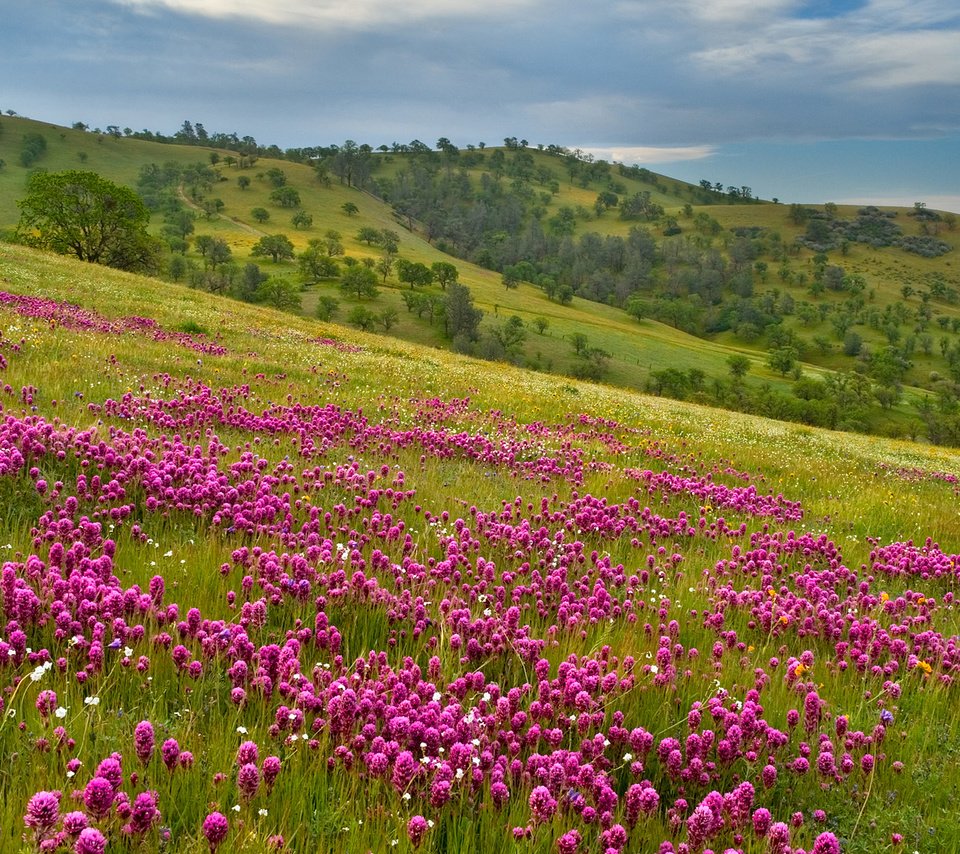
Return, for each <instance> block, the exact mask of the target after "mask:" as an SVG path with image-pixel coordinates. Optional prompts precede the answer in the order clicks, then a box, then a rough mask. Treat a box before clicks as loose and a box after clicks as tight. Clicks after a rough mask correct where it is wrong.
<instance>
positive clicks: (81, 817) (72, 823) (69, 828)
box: [63, 810, 90, 836]
mask: <svg viewBox="0 0 960 854" xmlns="http://www.w3.org/2000/svg"><path fill="white" fill-rule="evenodd" d="M89 823H90V821H89V819H88V818H87V814H86V813H85V812H80V811H79V810H75V811H74V812H68V813H67V814H66V815H65V816H64V817H63V830H64V833H67V834H69V835H70V836H79V835H80V831H82V830H83V829H84V828H85V827H87V825H88V824H89Z"/></svg>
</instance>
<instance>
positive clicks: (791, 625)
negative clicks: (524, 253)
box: [0, 245, 960, 854]
mask: <svg viewBox="0 0 960 854" xmlns="http://www.w3.org/2000/svg"><path fill="white" fill-rule="evenodd" d="M0 291H2V293H0V329H2V330H3V333H2V338H0V357H2V358H0V378H2V381H3V384H4V385H3V389H2V391H0V394H2V398H0V400H2V407H3V418H2V420H0V506H2V507H3V508H4V513H2V514H0V544H2V545H0V548H3V549H5V563H4V566H3V573H2V586H0V593H2V596H0V606H2V608H3V611H4V617H5V624H4V628H3V630H2V632H0V661H2V666H0V679H2V680H3V682H4V685H5V690H4V694H3V698H4V715H3V718H2V723H0V758H2V760H3V766H4V767H5V768H6V769H7V770H8V773H7V774H5V775H3V776H2V777H0V848H2V849H3V850H21V849H22V850H32V849H34V848H36V847H39V846H40V845H41V844H42V843H44V842H45V841H47V840H51V843H50V844H48V845H47V846H46V847H47V849H50V850H56V849H58V850H66V847H67V845H68V844H71V843H72V842H73V839H74V838H79V839H83V840H84V843H83V844H85V845H86V844H88V845H90V846H93V845H94V844H96V845H98V846H99V850H103V845H104V843H105V841H109V845H110V850H112V849H114V848H116V849H118V850H123V849H124V848H125V847H128V846H129V847H135V848H137V849H138V850H146V851H160V850H165V849H169V848H172V849H175V850H177V851H182V852H187V854H191V852H201V851H204V852H205V851H210V850H221V851H226V850H229V851H237V852H242V851H263V850H271V849H282V850H288V851H322V852H328V851H329V852H333V851H341V850H344V847H345V846H347V847H349V848H350V850H356V851H368V850H369V851H379V850H383V848H384V846H385V845H390V846H391V847H392V848H396V849H397V850H399V851H408V852H409V851H413V850H418V851H427V852H430V851H433V852H454V851H456V852H482V851H490V850H492V849H494V848H495V847H497V846H505V845H506V846H509V845H511V844H512V845H515V846H521V847H523V849H524V850H527V851H530V852H536V854H546V852H553V851H556V850H561V851H578V850H580V851H583V850H594V849H596V848H598V847H602V848H606V849H609V848H613V849H614V850H617V851H623V850H657V849H658V848H660V850H666V849H665V848H663V847H662V845H663V844H667V843H668V844H669V845H670V846H672V847H673V849H674V850H677V847H678V846H679V845H681V844H686V845H688V846H690V847H691V848H692V849H694V850H696V849H700V848H702V847H703V846H705V845H710V846H711V847H712V848H713V849H714V850H724V849H727V848H730V847H733V849H734V850H741V851H743V852H754V854H756V853H757V852H766V851H769V850H771V848H773V849H774V850H775V846H778V845H779V846H781V847H782V846H783V845H789V846H790V850H803V851H815V852H818V854H819V852H824V851H836V850H841V849H842V850H843V851H848V852H875V851H877V850H883V849H884V848H886V847H888V846H891V845H892V846H894V847H895V848H896V847H899V846H906V847H907V848H908V849H910V850H912V849H914V848H916V849H918V850H919V849H921V848H923V849H925V848H926V847H928V846H930V845H934V846H935V847H936V850H938V851H944V852H950V851H960V835H958V830H957V825H956V822H955V821H954V820H953V798H954V794H955V791H956V786H957V783H958V766H957V761H956V754H957V750H958V743H957V738H958V735H957V734H958V732H960V729H958V728H957V727H956V726H955V725H954V723H955V720H954V719H955V716H956V708H957V698H956V691H957V682H956V679H957V671H958V668H960V661H958V659H957V655H956V649H957V639H958V636H957V616H956V611H955V610H954V587H955V585H956V574H957V565H958V560H960V555H958V554H957V552H958V549H960V522H958V518H957V514H956V512H955V509H956V500H957V488H958V487H957V476H958V473H960V456H958V455H957V454H956V453H953V452H948V451H945V450H942V449H938V448H931V447H921V446H918V445H915V444H909V443H902V442H895V441H889V440H881V439H876V438H868V437H864V436H854V435H844V434H838V433H829V432H825V431H820V430H816V429H813V428H809V427H802V426H797V425H790V424H785V423H782V422H775V421H767V420H763V419H759V418H755V417H752V416H748V415H742V414H737V413H724V412H721V411H718V410H716V409H709V408H704V407H700V406H697V405H694V404H690V403H683V402H676V401H670V400H665V399H662V398H655V397H648V396H643V395H640V394H636V393H632V392H629V391H625V390H623V389H615V388H611V387H604V386H598V385H591V384H588V383H583V382H580V381H577V380H572V379H571V380H569V381H567V382H565V383H559V382H557V381H556V379H555V378H551V377H547V376H544V375H542V374H536V373H531V372H528V371H524V370H521V369H519V368H516V367H513V366H509V365H491V364H490V363H489V362H482V361H478V360H474V359H470V358H465V357H462V356H457V355H453V354H450V353H446V352H442V351H437V350H431V349H425V348H423V347H420V346H417V345H414V344H409V343H406V342H403V341H400V340H392V339H388V338H385V337H383V336H373V335H367V334H364V333H362V332H359V331H353V330H348V329H345V328H343V327H339V326H335V325H330V324H320V323H318V322H316V321H315V320H311V319H306V318H299V317H294V316H291V315H289V314H280V313H277V312H275V311H273V310H271V309H268V308H264V307H258V306H252V305H245V304H242V303H238V302H235V301H229V300H227V299H225V298H223V297H219V296H216V295H211V294H207V293H204V292H202V291H200V290H197V289H188V288H185V287H183V286H180V285H176V284H169V283H163V282H159V281H157V280H155V279H149V278H144V277H137V276H134V275H131V274H127V273H121V272H117V271H113V270H109V269H106V268H98V267H94V266H92V265H87V264H81V263H79V262H76V261H72V260H70V259H66V258H62V257H59V256H53V255H49V254H44V253H39V252H36V251H33V250H29V249H25V248H22V247H17V246H11V245H0ZM604 814H606V815H605V817H604ZM715 816H716V817H720V818H722V819H723V820H722V821H720V820H719V818H714V817H715ZM81 828H82V831H81ZM58 833H62V834H64V836H63V837H57V836H56V834H58ZM81 833H82V836H81V835H80V834H81ZM385 840H389V842H385ZM394 840H396V843H394ZM931 840H932V842H931ZM58 842H59V845H58V844H57V843H58ZM77 844H78V845H80V843H79V842H78V843H77ZM79 850H84V849H83V848H82V846H81V847H80V849H79ZM88 850H98V849H96V848H90V849H88Z"/></svg>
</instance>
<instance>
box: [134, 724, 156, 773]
mask: <svg viewBox="0 0 960 854" xmlns="http://www.w3.org/2000/svg"><path fill="white" fill-rule="evenodd" d="M133 744H134V750H135V751H136V753H137V758H138V759H139V760H140V761H141V762H142V763H143V764H144V765H146V764H147V763H148V762H149V761H150V757H151V756H153V747H154V734H153V724H152V723H150V721H140V723H138V724H137V726H136V728H135V729H134V730H133Z"/></svg>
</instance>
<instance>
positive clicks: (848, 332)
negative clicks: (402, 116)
mask: <svg viewBox="0 0 960 854" xmlns="http://www.w3.org/2000/svg"><path fill="white" fill-rule="evenodd" d="M31 135H33V136H34V138H35V137H36V136H40V137H42V138H43V139H44V141H45V147H44V149H43V151H42V152H41V153H39V155H38V156H37V157H36V159H35V160H33V162H30V163H28V164H27V165H24V164H23V163H22V162H21V157H22V155H23V152H24V148H25V146H26V145H27V142H26V141H27V139H28V138H29V137H30V136H31ZM366 154H367V159H366V164H365V165H364V167H363V169H364V172H363V174H362V175H360V177H359V178H357V181H359V182H360V183H362V184H363V189H358V188H357V187H354V186H350V184H351V183H353V182H354V181H353V179H354V177H355V176H352V175H350V174H349V172H346V173H345V171H344V169H343V164H342V162H340V161H338V160H337V157H336V153H334V154H333V155H328V156H327V158H326V160H325V161H324V167H323V169H321V170H317V169H316V168H314V164H310V163H307V162H294V161H293V160H291V159H276V158H270V157H266V156H262V155H261V156H256V157H254V158H251V157H243V158H241V157H239V156H237V153H236V152H231V151H229V150H224V149H221V150H214V149H210V148H207V147H204V146H197V145H192V146H191V145H171V144H162V143H158V142H155V141H150V140H143V139H137V138H132V137H123V136H115V135H111V134H95V133H91V132H89V131H80V130H73V129H65V128H59V127H54V126H50V125H45V124H43V123H40V122H34V121H31V120H28V119H21V118H6V117H5V118H3V119H2V120H0V159H2V160H3V161H4V163H5V165H4V168H3V169H0V228H4V227H6V228H8V229H9V228H12V227H13V226H14V225H15V223H16V221H17V218H18V211H17V207H16V201H17V199H18V198H21V197H22V195H23V193H24V191H25V190H24V186H25V181H26V178H27V176H28V173H29V170H30V169H35V168H43V169H47V170H50V171H57V170H63V169H89V170H93V171H97V172H99V173H101V174H103V175H104V176H106V177H107V178H110V179H111V180H114V181H116V182H120V183H124V184H128V185H130V186H133V187H139V188H140V189H141V192H143V184H142V176H143V170H144V169H145V167H146V168H150V165H151V164H154V167H153V168H155V169H156V168H160V167H164V166H165V165H167V164H169V171H170V173H171V174H172V175H174V176H175V179H174V181H173V183H172V184H171V185H170V186H168V187H166V188H164V189H163V190H161V191H158V192H157V195H156V197H155V198H153V199H152V205H153V207H154V216H153V220H152V226H151V228H152V230H153V231H154V232H155V233H157V234H158V235H160V234H163V233H164V229H165V225H164V222H165V219H166V220H168V222H167V225H169V219H170V218H171V216H173V215H174V213H173V208H174V207H176V206H179V207H180V210H181V212H182V211H189V212H192V213H193V214H194V215H195V217H196V218H195V220H194V221H193V222H192V223H191V227H192V228H193V229H194V230H193V232H192V234H189V235H188V238H189V246H188V247H187V251H186V254H185V255H183V256H180V260H176V261H174V259H175V258H176V255H177V253H173V254H172V255H170V256H169V257H168V261H167V266H168V269H167V270H166V275H168V276H173V277H174V278H177V279H178V280H181V281H187V282H190V283H191V284H192V285H193V286H194V287H199V288H204V289H212V290H219V291H222V292H227V293H230V292H235V293H239V292H240V290H241V284H240V283H241V279H242V275H243V266H244V265H245V264H249V263H251V262H255V263H257V264H258V265H259V266H260V267H261V269H262V271H263V274H269V275H270V276H274V277H279V278H281V279H285V280H287V281H290V282H295V283H296V285H297V288H298V289H300V290H299V296H298V301H299V305H300V310H301V311H302V312H303V313H305V314H308V315H309V314H313V313H314V312H315V310H316V309H317V307H318V306H321V307H322V303H323V302H324V300H323V298H327V302H329V300H330V299H331V298H333V299H336V300H337V301H338V303H339V307H338V308H337V310H336V313H335V314H334V319H335V320H337V321H339V322H341V323H342V322H347V321H349V320H350V319H351V317H353V318H358V317H359V316H360V315H357V314H355V311H356V310H357V309H358V308H359V309H365V310H366V311H367V312H369V313H370V314H371V315H377V316H379V317H385V319H384V320H382V321H376V320H371V321H369V322H371V323H373V324H374V328H380V329H382V330H383V331H385V332H387V333H388V334H389V335H391V336H393V337H396V338H403V339H407V340H410V341H414V342H421V343H425V344H429V345H431V346H434V347H442V348H448V347H450V346H451V341H450V339H449V337H448V336H447V335H445V334H444V330H443V321H442V318H441V317H440V316H438V315H436V314H435V313H434V310H432V309H431V308H430V307H427V308H426V309H424V308H423V305H420V307H419V308H418V307H415V306H414V305H408V303H407V302H406V301H405V299H404V297H405V295H407V294H408V293H409V291H410V290H411V289H410V288H409V287H408V286H407V285H405V284H404V283H403V282H401V281H399V280H398V278H397V272H396V269H394V270H393V271H391V273H390V274H388V275H387V277H386V279H385V280H384V281H381V283H380V293H379V295H378V296H377V297H376V298H375V299H372V300H369V299H365V300H357V299H356V298H352V297H347V296H344V295H343V294H341V292H340V289H339V286H338V280H337V279H336V278H331V279H322V280H320V281H316V282H304V279H303V277H302V276H301V275H300V272H299V269H298V264H297V262H296V260H295V259H290V260H285V261H281V262H279V263H273V262H272V261H270V260H269V259H265V258H263V257H257V256H254V255H253V254H252V253H253V251H254V247H255V246H256V245H257V242H258V241H259V240H260V239H261V238H262V237H263V236H265V235H274V234H284V235H286V236H287V237H288V238H289V240H290V241H291V243H292V246H293V248H294V252H295V253H296V254H297V255H300V254H302V253H303V252H304V251H305V250H307V249H308V247H309V244H310V241H311V240H318V241H326V240H327V239H328V235H329V233H330V232H331V231H335V232H336V233H337V237H336V238H334V242H335V243H339V244H340V246H342V252H343V254H342V255H337V256H336V258H335V260H337V261H339V262H341V272H342V271H343V267H342V261H343V259H344V258H350V259H356V260H357V261H358V262H360V263H363V262H364V261H365V260H368V261H369V262H370V263H374V262H375V261H377V260H379V259H380V258H381V256H382V255H383V252H382V249H381V248H380V247H378V246H377V245H375V244H371V243H369V242H366V241H363V240H361V239H359V236H360V235H361V233H362V231H361V230H363V229H366V230H368V231H369V230H373V231H380V232H382V231H383V230H388V231H391V232H393V233H394V234H395V235H397V237H398V238H399V242H398V245H397V247H396V248H397V256H398V257H400V258H402V259H404V260H406V261H409V262H420V263H423V264H426V265H431V264H433V263H435V262H438V261H449V262H453V263H454V264H455V265H456V267H457V268H458V270H459V278H460V281H461V282H462V283H463V284H465V285H466V286H467V287H468V288H469V289H470V292H471V294H472V296H473V300H474V302H475V304H476V306H477V307H478V308H480V309H481V310H482V311H483V312H484V319H483V322H482V324H481V330H482V335H481V337H480V339H479V340H478V341H476V342H472V343H468V346H469V349H471V350H472V351H473V352H475V353H476V354H478V355H486V356H487V357H489V358H491V359H495V360H509V361H514V362H516V363H518V364H523V365H526V366H529V367H532V368H535V369H537V370H542V371H547V372H551V373H557V374H579V375H582V376H593V377H595V378H598V379H602V380H603V381H604V382H607V383H609V384H612V385H619V386H624V387H627V388H634V389H649V390H653V391H656V392H657V393H660V394H664V395H670V396H677V397H685V398H689V399H693V400H698V401H701V402H706V403H712V404H716V405H720V406H724V407H727V408H740V409H747V410H751V411H756V412H759V413H763V414H768V415H772V416H775V417H782V418H787V419H792V420H802V421H809V422H812V423H818V424H825V425H827V426H837V427H841V428H844V429H855V430H868V431H879V432H888V433H892V434H896V435H910V436H928V437H929V438H931V439H933V440H935V441H945V442H954V443H955V442H957V441H960V431H958V427H957V425H958V423H960V422H958V418H957V414H956V413H957V407H958V403H957V401H958V398H960V385H958V381H960V278H958V273H957V272H956V271H955V267H954V264H953V260H954V255H955V252H954V251H953V247H954V246H955V244H956V242H957V238H956V233H955V232H954V231H953V228H954V224H955V219H954V218H953V217H952V216H951V215H940V214H934V212H927V211H925V210H924V209H923V208H918V209H915V210H908V209H899V210H895V209H891V210H888V211H883V212H877V213H876V214H873V213H870V215H869V216H868V217H867V219H866V220H862V216H861V212H858V211H857V210H856V209H855V208H846V207H839V208H837V207H836V206H831V205H824V206H818V207H817V208H814V209H811V208H804V209H798V206H795V205H790V204H788V203H773V202H762V201H760V200H756V199H753V198H750V197H748V193H739V190H737V189H735V188H730V189H732V190H734V195H731V194H730V193H729V192H726V191H722V190H721V191H720V192H718V191H717V190H716V189H704V187H702V186H693V185H689V184H684V183H682V182H678V181H675V180H673V179H670V178H668V177H665V176H662V175H657V174H656V173H653V172H650V171H648V170H644V169H638V168H635V167H634V168H622V167H619V166H617V165H616V164H605V163H596V162H593V161H591V160H589V158H578V157H576V156H574V155H571V154H570V153H569V152H565V151H561V150H551V149H549V148H548V149H544V150H539V149H534V148H522V147H518V146H517V144H516V143H515V142H513V143H512V144H511V145H508V146H507V147H505V148H496V149H492V148H487V149H479V148H476V147H470V148H469V149H464V150H462V151H461V150H455V149H453V148H452V147H448V148H445V149H443V150H441V151H433V150H430V149H428V148H427V147H426V146H422V144H421V145H420V146H414V147H413V148H412V149H411V147H409V146H402V147H399V150H395V151H394V150H386V151H370V152H366ZM191 170H192V172H191ZM358 174H359V173H358ZM198 176H199V177H198ZM278 182H282V183H283V186H285V187H288V188H292V190H294V191H295V192H296V194H297V195H298V197H299V199H298V202H297V204H295V205H293V206H291V207H281V206H279V205H278V204H277V203H276V202H275V201H274V200H272V199H271V194H273V193H274V192H275V191H276V190H277V189H278V187H277V184H278ZM610 194H612V196H613V197H614V198H615V202H614V201H613V200H612V199H611V197H610ZM604 196H606V204H600V203H599V202H600V200H601V198H602V197H604ZM631 204H633V205H634V208H633V210H634V214H633V215H631V216H630V217H628V218H625V217H624V216H623V215H622V212H623V211H625V210H627V209H628V207H629V205H631ZM258 208H259V209H261V210H262V211H265V212H266V214H267V215H268V219H266V221H259V220H258V218H257V217H256V216H255V215H254V213H253V212H254V211H255V209H258ZM298 211H302V212H303V213H305V214H306V215H308V216H309V218H311V221H310V223H309V225H301V227H296V226H295V225H294V224H293V223H292V222H291V219H292V217H293V215H294V214H296V213H297V212H298ZM491 212H492V213H491ZM918 214H919V215H918ZM934 216H935V217H936V218H934ZM858 217H859V218H858ZM498 218H499V219H498ZM498 223H501V224H504V226H505V227H503V228H499V229H498V228H497V224H498ZM864 223H865V224H864ZM878 223H879V226H878ZM884 223H888V224H889V223H892V224H893V226H894V227H895V228H896V229H898V230H899V232H900V234H901V235H902V236H903V237H908V238H918V237H922V236H924V235H923V234H922V232H926V238H929V240H935V241H940V242H942V243H944V245H946V246H947V247H949V248H950V249H951V251H948V252H946V253H945V254H942V255H940V256H938V257H922V256H920V255H917V254H913V253H910V252H907V251H904V249H903V248H900V247H898V246H894V245H884V246H877V245H870V244H865V243H861V242H858V241H857V239H855V237H854V238H851V237H850V235H851V234H853V233H854V232H855V229H856V228H861V229H868V228H874V227H880V226H882V225H883V224H884ZM815 226H816V228H815ZM840 226H842V227H843V228H844V229H846V230H845V231H842V236H841V237H837V235H838V234H841V231H837V229H838V228H839V227H840ZM471 229H472V230H471ZM934 232H935V233H934ZM632 235H633V236H634V237H635V236H636V235H641V239H639V240H635V242H637V243H641V242H642V243H643V244H644V246H645V247H646V248H645V249H643V250H642V251H643V252H647V253H648V254H647V256H645V257H643V258H642V261H643V265H646V266H643V267H642V269H634V268H631V267H630V266H629V264H628V266H627V268H626V269H623V268H621V269H619V270H618V269H617V266H616V264H617V262H616V261H612V262H611V261H609V260H606V259H605V260H603V261H602V262H601V261H599V260H598V259H599V258H600V256H601V254H602V252H605V251H607V249H605V248H604V247H607V248H609V249H610V251H612V252H621V253H623V251H624V247H625V246H626V247H628V249H629V247H630V246H631V240H633V239H634V237H632ZM811 235H813V236H814V237H816V238H817V239H822V240H833V241H834V245H833V246H831V247H830V248H828V249H827V250H826V251H818V250H817V249H816V248H808V247H807V246H803V245H800V244H799V243H798V242H797V239H798V238H807V241H808V244H809V243H810V240H811V239H812V238H811ZM201 237H209V238H218V239H220V240H222V241H223V243H224V244H225V245H226V247H227V248H228V249H229V255H230V258H229V260H228V261H225V262H223V263H222V264H220V263H218V264H213V263H211V260H210V259H209V258H204V257H202V256H201V254H200V253H199V252H198V251H197V247H198V245H199V244H198V238H201ZM811 245H812V244H811ZM630 251H633V250H632V249H631V250H630ZM637 251H638V253H641V254H642V252H641V250H637ZM608 254H609V253H608ZM641 254H637V255H636V257H637V258H640V257H641ZM626 257H627V261H628V262H629V261H632V259H633V258H634V256H633V255H630V254H629V252H627V254H626ZM511 271H514V272H518V273H519V276H518V277H515V278H513V279H512V280H511V284H514V285H516V286H515V287H511V288H507V287H505V285H504V282H505V276H504V274H505V273H507V274H510V273H511ZM838 271H839V272H838ZM565 289H566V290H565ZM419 292H420V293H421V295H422V296H424V297H426V298H429V299H430V300H433V303H434V306H435V308H436V307H438V306H439V307H440V308H439V309H437V310H440V311H441V312H442V302H441V301H442V299H443V298H444V296H445V295H444V294H443V293H442V292H441V290H440V288H439V287H438V286H437V285H435V284H434V285H431V286H429V287H427V288H421V289H419ZM250 293H252V291H248V292H247V295H248V296H249V294H250ZM551 296H552V298H551ZM407 299H408V300H409V299H411V298H410V297H409V296H408V297H407ZM361 315H362V312H361ZM512 317H516V318H518V319H519V320H517V321H513V323H514V330H513V331H514V332H515V331H516V328H517V327H519V328H520V329H521V332H520V336H519V337H520V338H521V339H522V340H519V341H517V340H516V339H511V338H510V333H511V330H510V329H508V328H507V324H508V322H509V321H510V318H512ZM638 317H639V318H640V319H639V320H638V319H637V318H638ZM358 322H359V321H358ZM521 322H522V325H521ZM461 344H462V342H461ZM772 353H773V354H774V355H771V354H772ZM731 356H743V357H745V358H746V359H747V360H748V361H747V362H746V363H745V365H746V369H747V372H746V374H745V376H743V378H742V379H739V378H738V377H736V376H733V375H732V374H731V365H730V361H729V360H730V358H731ZM778 356H779V357H780V358H779V361H778ZM918 407H919V408H918Z"/></svg>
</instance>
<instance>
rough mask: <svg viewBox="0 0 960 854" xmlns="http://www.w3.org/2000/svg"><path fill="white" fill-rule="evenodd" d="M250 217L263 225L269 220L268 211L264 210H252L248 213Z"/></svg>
mask: <svg viewBox="0 0 960 854" xmlns="http://www.w3.org/2000/svg"><path fill="white" fill-rule="evenodd" d="M250 216H252V217H253V218H254V219H255V220H256V221H257V222H259V223H264V222H266V221H267V220H268V219H270V211H268V210H267V209H266V208H254V209H253V210H252V211H250Z"/></svg>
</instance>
